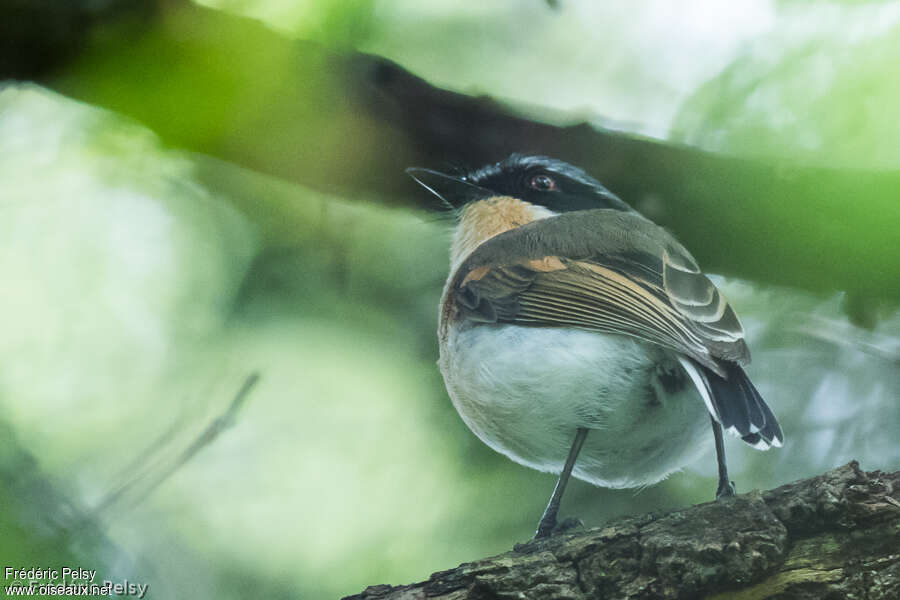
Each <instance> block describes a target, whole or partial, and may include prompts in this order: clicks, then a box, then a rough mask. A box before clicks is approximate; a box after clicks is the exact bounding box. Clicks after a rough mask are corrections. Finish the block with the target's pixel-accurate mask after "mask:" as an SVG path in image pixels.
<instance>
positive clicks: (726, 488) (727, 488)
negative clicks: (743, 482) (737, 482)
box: [716, 481, 737, 500]
mask: <svg viewBox="0 0 900 600" xmlns="http://www.w3.org/2000/svg"><path fill="white" fill-rule="evenodd" d="M736 494H737V492H736V491H735V489H734V482H733V481H720V482H719V489H717V490H716V500H721V499H722V498H731V497H732V496H734V495H736Z"/></svg>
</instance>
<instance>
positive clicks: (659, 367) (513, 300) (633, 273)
mask: <svg viewBox="0 0 900 600" xmlns="http://www.w3.org/2000/svg"><path fill="white" fill-rule="evenodd" d="M407 172H408V173H409V174H410V175H411V176H412V177H413V178H414V179H415V180H416V181H418V182H419V183H420V184H421V185H422V186H424V187H425V188H426V189H428V190H429V191H430V192H432V193H433V194H435V195H436V196H438V198H440V199H441V201H442V202H443V203H444V204H446V205H447V206H448V207H452V208H453V209H454V210H455V211H456V213H457V225H456V229H455V232H454V235H453V242H452V248H451V251H450V256H451V258H450V264H451V268H450V276H449V278H448V279H447V283H446V286H445V288H444V293H443V297H442V300H441V306H440V316H439V330H438V336H439V341H440V360H439V365H440V369H441V373H442V374H443V377H444V382H445V384H446V386H447V391H448V392H449V395H450V398H451V400H452V401H453V405H454V406H455V407H456V410H457V411H458V412H459V414H460V416H461V417H462V419H463V421H465V423H466V425H468V427H469V428H470V429H471V430H472V431H473V432H474V433H475V435H477V436H478V437H479V438H480V439H481V440H482V441H483V442H484V443H486V444H487V445H488V446H490V447H491V448H493V449H494V450H496V451H497V452H500V453H502V454H505V455H506V456H508V457H509V458H511V459H512V460H514V461H516V462H518V463H520V464H523V465H525V466H528V467H531V468H533V469H538V470H540V471H547V472H552V473H559V480H558V482H557V484H556V488H555V489H554V491H553V495H552V496H551V498H550V502H549V504H548V505H547V509H546V510H545V511H544V514H543V517H542V518H541V521H540V524H539V525H538V529H537V533H536V535H535V537H537V538H540V537H545V536H548V535H550V534H552V533H553V531H554V529H555V528H556V527H557V513H558V511H559V504H560V501H561V499H562V494H563V491H564V490H565V486H566V483H567V481H568V478H569V476H570V475H574V476H575V477H577V478H579V479H582V480H584V481H587V482H590V483H592V484H594V485H598V486H603V487H610V488H629V487H637V486H643V485H648V484H652V483H656V482H658V481H660V480H662V479H664V478H665V477H666V476H668V475H669V474H671V473H672V472H674V471H676V470H678V469H680V468H682V467H683V466H685V465H686V464H688V463H689V462H691V461H692V460H693V459H694V458H696V457H697V455H699V454H700V453H702V451H703V443H702V442H703V436H704V435H705V434H706V432H707V431H708V429H707V428H708V427H709V422H710V421H711V423H712V432H713V436H714V439H715V447H716V454H717V458H718V467H719V484H718V489H717V491H716V497H717V498H719V497H722V496H731V495H734V493H735V492H734V486H733V484H732V483H731V481H730V480H729V477H728V471H727V467H726V463H725V453H724V452H725V451H724V443H723V439H722V429H723V428H724V429H725V431H727V432H729V433H731V434H734V435H736V436H738V437H740V438H741V439H742V440H744V441H745V442H747V443H748V444H750V445H752V446H753V447H755V448H758V449H761V450H765V449H768V448H769V447H770V446H781V445H782V441H783V435H782V432H781V428H780V427H779V425H778V421H777V420H776V419H775V416H774V415H773V414H772V411H771V410H770V409H769V407H768V406H767V405H766V403H765V402H764V401H763V399H762V397H761V396H760V394H759V392H758V391H757V390H756V388H755V387H754V386H753V384H752V383H751V382H750V380H749V379H748V377H747V374H746V373H745V372H744V369H743V368H742V367H743V365H745V364H747V363H748V362H749V360H750V353H749V350H748V348H747V345H746V343H745V342H744V331H743V328H742V327H741V324H740V322H739V321H738V318H737V316H736V315H735V313H734V311H733V310H732V308H731V306H729V304H728V302H727V301H726V300H725V298H724V297H723V296H722V294H721V293H720V292H719V291H718V290H717V289H716V286H715V285H714V284H713V283H712V282H711V281H710V280H709V279H708V278H707V277H706V276H705V275H704V274H703V273H702V272H701V271H700V268H699V267H698V266H697V263H696V261H695V260H694V258H693V257H692V256H691V254H690V253H689V252H688V251H687V250H686V249H685V248H684V247H683V246H682V245H681V244H680V243H678V241H677V240H675V238H674V237H673V236H672V235H671V234H670V233H668V232H667V231H666V230H664V229H662V228H661V227H659V226H657V225H655V224H654V223H652V222H651V221H650V220H648V219H646V218H645V217H643V216H642V215H641V214H639V213H638V212H637V211H635V210H634V209H632V208H631V207H630V206H629V205H628V204H626V203H625V202H623V201H622V200H621V199H619V198H618V197H617V196H615V195H614V194H613V193H612V192H610V191H609V190H607V189H606V188H605V187H603V185H601V184H600V182H598V181H597V180H595V179H593V178H592V177H590V176H588V175H587V174H586V173H585V172H584V171H582V170H581V169H578V168H576V167H573V166H572V165H569V164H567V163H565V162H562V161H559V160H554V159H551V158H547V157H543V156H525V155H518V154H515V155H512V156H510V157H509V158H507V159H506V160H504V161H502V162H499V163H496V164H491V165H488V166H485V167H483V168H480V169H477V170H474V171H471V172H468V173H465V174H464V175H459V176H458V175H448V174H444V173H439V172H437V171H432V170H428V169H408V170H407ZM707 415H708V416H707Z"/></svg>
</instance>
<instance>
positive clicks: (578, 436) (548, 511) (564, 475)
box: [534, 427, 588, 539]
mask: <svg viewBox="0 0 900 600" xmlns="http://www.w3.org/2000/svg"><path fill="white" fill-rule="evenodd" d="M587 434H588V430H587V429H585V428H584V427H579V428H578V431H577V432H576V433H575V441H573V442H572V448H571V449H570V450H569V456H568V457H567V458H566V464H565V465H563V470H562V472H561V473H560V474H559V480H558V481H557V482H556V487H555V488H553V495H552V496H550V502H548V503H547V508H545V509H544V515H543V516H542V517H541V522H540V523H539V524H538V528H537V533H535V534H534V537H535V539H538V538H544V537H548V536H550V535H551V534H552V533H553V530H554V529H556V515H557V514H558V513H559V504H560V502H562V496H563V492H564V491H566V484H567V483H568V482H569V476H570V475H571V474H572V468H573V467H574V466H575V459H576V458H578V453H579V452H581V447H582V446H583V445H584V440H585V438H586V437H587Z"/></svg>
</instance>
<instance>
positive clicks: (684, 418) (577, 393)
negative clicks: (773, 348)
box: [439, 325, 712, 488]
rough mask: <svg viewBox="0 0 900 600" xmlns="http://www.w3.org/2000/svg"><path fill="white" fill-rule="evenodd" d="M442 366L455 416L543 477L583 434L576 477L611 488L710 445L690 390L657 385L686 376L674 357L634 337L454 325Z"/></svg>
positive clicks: (645, 480)
mask: <svg viewBox="0 0 900 600" xmlns="http://www.w3.org/2000/svg"><path fill="white" fill-rule="evenodd" d="M439 364H440V367H441V372H442V373H443V375H444V381H445V383H446V385H447V390H448V392H449V393H450V398H451V399H452V401H453V404H454V406H455V407H456V410H457V411H459V414H460V416H462V418H463V420H464V421H465V423H466V425H468V426H469V428H470V429H471V430H472V431H473V432H474V433H475V435H477V436H478V437H479V438H480V439H481V440H482V441H483V442H485V443H486V444H487V445H488V446H490V447H491V448H493V449H494V450H496V451H498V452H500V453H502V454H505V455H506V456H508V457H509V458H511V459H513V460H514V461H516V462H518V463H521V464H523V465H526V466H528V467H531V468H534V469H538V470H541V471H549V472H554V473H558V472H559V471H560V470H561V469H562V465H563V463H564V462H565V459H566V456H567V454H568V452H569V448H570V446H571V444H572V440H573V438H574V436H575V432H576V429H577V428H579V427H586V428H588V429H590V430H591V431H590V432H589V433H588V436H587V440H586V442H585V445H584V447H583V449H582V451H581V454H580V455H579V457H578V460H577V462H576V463H575V469H574V471H573V474H574V475H575V476H576V477H578V478H579V479H583V480H585V481H588V482H590V483H593V484H595V485H600V486H604V487H616V488H621V487H636V486H641V485H646V484H651V483H655V482H657V481H659V480H661V479H663V478H665V477H666V476H667V475H669V474H670V473H672V472H673V471H676V470H678V469H680V468H682V467H683V466H684V465H686V464H687V463H689V462H690V461H692V460H693V459H695V458H696V457H697V456H698V455H699V454H700V453H701V452H702V451H703V449H704V448H705V447H706V446H705V445H704V444H705V440H706V438H707V437H708V438H709V439H710V440H711V439H712V435H711V431H710V423H709V417H708V415H707V413H706V407H705V406H704V404H703V401H702V400H701V398H700V396H699V394H698V393H697V391H696V390H695V389H694V387H693V385H692V384H691V383H690V382H689V381H688V382H687V383H686V385H684V386H683V387H682V388H681V389H680V390H678V391H675V392H673V393H667V392H666V391H664V390H663V388H662V385H661V383H660V381H659V379H658V378H657V377H658V375H659V374H660V373H661V371H662V370H672V371H675V370H677V372H678V373H681V367H680V366H679V365H678V363H677V360H676V359H675V357H674V356H671V355H670V354H668V353H666V352H665V351H664V350H663V349H661V348H659V347H657V346H653V345H651V344H647V343H644V342H641V341H638V340H635V339H632V338H628V337H624V336H617V335H607V334H600V333H593V332H588V331H581V330H575V329H562V328H537V327H522V326H518V325H474V326H472V325H461V326H452V327H451V328H450V330H449V331H448V332H447V337H446V339H445V340H444V343H442V344H441V357H440V363H439ZM660 365H662V369H661V368H660Z"/></svg>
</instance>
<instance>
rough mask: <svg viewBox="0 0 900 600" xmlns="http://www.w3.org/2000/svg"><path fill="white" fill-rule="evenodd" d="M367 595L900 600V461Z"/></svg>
mask: <svg viewBox="0 0 900 600" xmlns="http://www.w3.org/2000/svg"><path fill="white" fill-rule="evenodd" d="M349 598H351V599H355V600H375V599H378V600H401V599H402V600H424V599H426V598H428V599H438V598H440V599H446V600H450V599H452V600H462V599H471V600H475V599H478V600H488V599H501V598H504V599H505V598H510V599H511V598H529V599H530V598H535V599H547V600H551V599H553V600H562V599H572V600H575V599H583V598H604V599H621V600H632V599H634V600H636V599H642V600H662V599H666V600H668V599H680V598H707V599H709V600H762V599H764V598H772V599H780V600H788V599H791V600H794V599H796V600H838V599H854V598H858V599H865V600H897V599H898V598H900V471H897V472H894V473H882V472H880V471H873V472H864V471H862V470H860V468H859V465H858V464H857V463H856V462H855V461H854V462H852V463H850V464H848V465H845V466H843V467H839V468H837V469H834V470H832V471H829V472H827V473H825V474H823V475H820V476H818V477H814V478H812V479H805V480H802V481H798V482H795V483H791V484H788V485H784V486H781V487H779V488H776V489H774V490H770V491H766V492H759V491H754V492H751V493H749V494H743V495H740V496H737V497H734V498H729V499H724V500H720V501H715V502H709V503H707V504H700V505H697V506H693V507H691V508H688V509H685V510H680V511H676V512H671V513H668V514H661V515H660V514H647V515H640V516H633V517H625V518H620V519H616V520H614V521H611V522H610V523H608V524H606V525H605V526H603V527H598V528H595V529H591V530H589V531H587V532H584V533H577V534H567V535H558V536H554V537H552V538H550V539H548V540H544V541H539V542H528V543H526V544H520V545H518V546H517V547H516V548H515V549H514V550H513V551H511V552H507V553H506V554H501V555H499V556H494V557H490V558H485V559H481V560H477V561H474V562H471V563H464V564H462V565H460V566H459V567H457V568H455V569H450V570H448V571H441V572H438V573H434V574H433V575H432V576H431V577H430V578H428V580H426V581H422V582H419V583H414V584H411V585H405V586H398V587H394V586H390V585H375V586H370V587H369V588H367V589H366V590H365V591H363V592H362V593H361V594H359V595H356V596H351V597H349Z"/></svg>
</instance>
